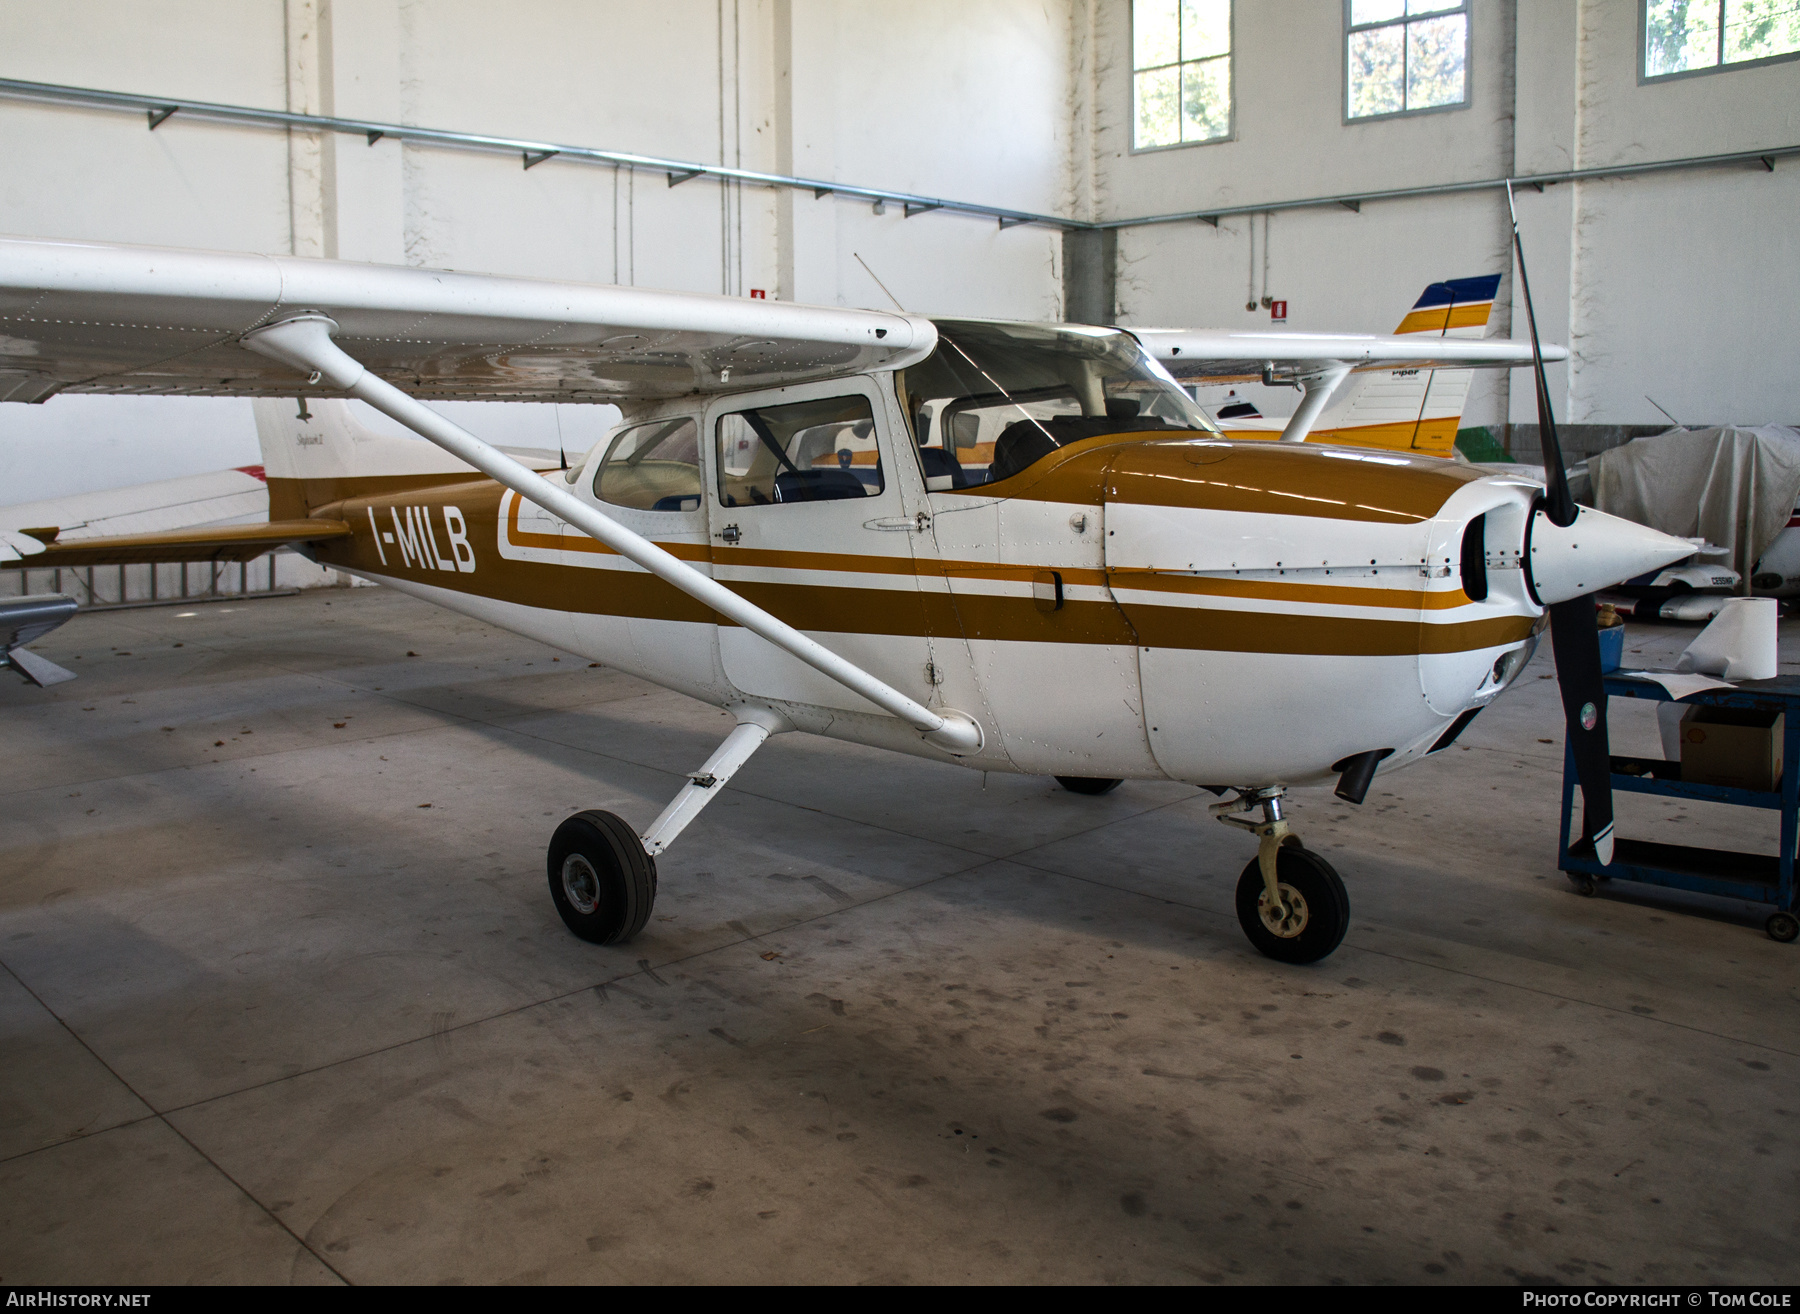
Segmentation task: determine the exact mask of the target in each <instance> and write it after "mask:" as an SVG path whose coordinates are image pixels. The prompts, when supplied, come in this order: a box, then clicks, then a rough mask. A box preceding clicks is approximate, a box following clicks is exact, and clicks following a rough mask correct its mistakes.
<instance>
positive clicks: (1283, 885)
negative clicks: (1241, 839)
mask: <svg viewBox="0 0 1800 1314" xmlns="http://www.w3.org/2000/svg"><path fill="white" fill-rule="evenodd" d="M1286 793H1287V790H1286V788H1285V787H1283V786H1280V785H1271V786H1267V787H1264V788H1260V789H1245V790H1240V791H1239V792H1238V797H1237V798H1235V799H1232V800H1230V801H1229V802H1225V803H1215V804H1213V807H1212V811H1213V813H1214V815H1216V816H1217V817H1218V819H1219V820H1220V821H1223V822H1224V823H1226V824H1227V825H1230V826H1238V827H1241V828H1242V829H1244V830H1247V831H1249V832H1250V833H1251V834H1252V835H1255V836H1256V838H1257V847H1256V858H1255V860H1254V861H1253V862H1251V863H1250V864H1249V865H1248V866H1246V867H1245V868H1244V871H1243V875H1242V876H1240V877H1239V878H1238V887H1237V900H1236V902H1237V915H1238V924H1239V925H1240V926H1242V927H1243V928H1244V934H1245V935H1246V936H1248V937H1249V939H1250V943H1251V944H1253V945H1255V946H1256V947H1257V949H1258V950H1260V951H1261V952H1262V953H1264V954H1266V955H1267V956H1268V957H1270V958H1273V959H1276V960H1277V961H1279V962H1284V963H1315V962H1317V961H1318V960H1319V959H1321V958H1324V957H1325V956H1327V955H1328V954H1330V953H1331V951H1332V950H1334V949H1336V948H1337V947H1338V945H1339V944H1340V943H1341V942H1342V941H1343V938H1344V932H1345V931H1346V930H1347V929H1349V925H1350V898H1349V896H1348V895H1347V894H1346V893H1345V892H1344V882H1343V881H1342V880H1341V879H1339V877H1338V874H1337V872H1336V871H1335V870H1333V868H1332V866H1331V864H1330V863H1329V862H1326V861H1325V859H1324V858H1322V857H1320V856H1319V855H1318V854H1316V853H1314V852H1312V851H1311V850H1309V849H1307V848H1306V847H1305V846H1304V845H1303V844H1301V843H1300V837H1299V836H1298V835H1296V834H1294V833H1293V830H1292V829H1291V828H1290V827H1289V825H1288V821H1287V818H1286V817H1285V816H1283V815H1282V798H1283V797H1284V796H1285V795H1286ZM1257 810H1260V811H1261V813H1262V816H1261V817H1260V818H1255V817H1240V816H1233V815H1231V814H1232V813H1236V812H1252V811H1257Z"/></svg>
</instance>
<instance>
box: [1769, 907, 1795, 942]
mask: <svg viewBox="0 0 1800 1314" xmlns="http://www.w3.org/2000/svg"><path fill="white" fill-rule="evenodd" d="M1763 929H1764V930H1766V931H1768V933H1769V938H1770V939H1771V940H1779V941H1781V943H1783V944H1792V943H1793V942H1794V939H1795V937H1796V936H1800V918H1796V917H1795V916H1794V914H1793V913H1786V912H1778V913H1771V914H1769V920H1768V921H1766V922H1764V923H1763Z"/></svg>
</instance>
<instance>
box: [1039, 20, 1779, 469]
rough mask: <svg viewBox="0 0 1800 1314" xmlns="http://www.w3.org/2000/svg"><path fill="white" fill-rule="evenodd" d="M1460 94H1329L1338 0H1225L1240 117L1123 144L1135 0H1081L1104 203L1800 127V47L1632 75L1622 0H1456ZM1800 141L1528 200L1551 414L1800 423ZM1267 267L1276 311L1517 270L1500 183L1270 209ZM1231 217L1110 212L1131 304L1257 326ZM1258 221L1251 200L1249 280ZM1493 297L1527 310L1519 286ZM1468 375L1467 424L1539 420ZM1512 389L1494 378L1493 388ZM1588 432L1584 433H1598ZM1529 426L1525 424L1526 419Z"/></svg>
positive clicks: (1449, 171)
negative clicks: (1135, 146) (1347, 111)
mask: <svg viewBox="0 0 1800 1314" xmlns="http://www.w3.org/2000/svg"><path fill="white" fill-rule="evenodd" d="M1471 8H1472V21H1473V38H1472V48H1471V62H1470V69H1469V77H1470V102H1471V103H1470V105H1469V106H1468V107H1467V108H1466V109H1455V110H1445V111H1438V112H1432V113H1425V114H1419V115H1415V116H1411V117H1404V118H1395V119H1388V120H1382V121H1371V122H1362V123H1346V122H1345V121H1344V117H1343V95H1344V84H1343V71H1342V60H1343V41H1344V38H1343V6H1342V5H1341V4H1340V3H1339V0H1255V2H1254V3H1251V2H1250V0H1239V3H1238V4H1237V6H1236V11H1237V12H1236V24H1235V34H1234V45H1235V50H1236V67H1235V78H1236V101H1237V117H1236V124H1235V129H1236V130H1235V136H1234V139H1233V140H1231V141H1227V142H1220V143H1215V144H1209V145H1198V146H1185V147H1177V148H1172V149H1165V150H1158V151H1145V152H1138V153H1133V152H1132V151H1131V149H1130V65H1131V59H1130V9H1129V6H1128V5H1126V4H1123V3H1113V2H1112V0H1077V7H1076V13H1075V17H1074V22H1075V25H1076V28H1077V30H1078V32H1079V33H1081V34H1082V36H1081V38H1080V39H1082V40H1085V41H1086V42H1088V43H1089V44H1091V47H1092V51H1093V53H1092V55H1091V58H1090V59H1088V60H1086V61H1084V62H1083V64H1082V67H1081V73H1082V76H1084V77H1085V78H1086V79H1087V80H1088V83H1089V85H1088V86H1086V87H1084V88H1083V90H1082V93H1081V94H1082V97H1083V98H1084V102H1085V103H1084V106H1083V109H1084V112H1085V113H1086V115H1087V117H1088V119H1089V120H1090V121H1091V124H1092V132H1091V142H1092V150H1091V152H1089V153H1086V154H1085V155H1083V154H1080V153H1078V155H1077V159H1076V168H1077V170H1078V171H1080V172H1083V173H1084V174H1085V177H1082V178H1078V179H1077V181H1076V182H1075V192H1076V195H1077V196H1078V197H1081V198H1083V199H1084V200H1085V201H1086V203H1087V204H1088V205H1089V206H1090V207H1091V209H1090V210H1089V211H1088V214H1089V215H1091V217H1094V218H1098V219H1101V220H1108V219H1123V218H1130V217H1136V216H1141V215H1148V214H1157V213H1168V212H1178V211H1193V210H1199V209H1202V208H1205V207H1208V206H1232V205H1253V204H1256V203H1258V202H1261V201H1269V202H1278V201H1286V200H1295V199H1301V198H1305V197H1313V196H1331V195H1333V194H1336V193H1345V192H1360V191H1372V190H1378V189H1383V188H1398V187H1417V186H1424V185H1430V184H1436V183H1452V182H1465V181H1474V180H1479V179H1486V178H1497V177H1501V176H1504V175H1506V174H1509V173H1511V174H1528V173H1544V172H1554V171H1560V170H1570V169H1582V168H1595V167H1605V166H1611V165H1619V164H1629V163H1637V162H1643V161H1652V160H1664V159H1679V158H1685V157H1691V156H1696V155H1706V154H1715V153H1725V152H1732V151H1747V150H1753V149H1758V148H1776V147H1782V146H1792V145H1796V144H1800V62H1788V63H1778V64H1773V65H1766V66H1761V67H1754V68H1742V69H1729V70H1726V71H1722V72H1719V73H1714V74H1709V75H1703V76H1695V77H1687V78H1681V79H1676V80H1672V81H1664V82H1657V83H1650V84H1640V83H1639V81H1638V77H1637V69H1638V62H1637V61H1638V50H1637V42H1638V39H1639V38H1638V5H1637V4H1636V3H1634V0H1562V2H1561V3H1553V4H1518V5H1515V4H1513V3H1509V2H1506V0H1473V3H1472V6H1471ZM1797 203H1800V160H1788V161H1783V162H1778V163H1777V164H1776V167H1775V170H1774V172H1773V173H1769V172H1765V171H1763V170H1762V169H1760V168H1755V167H1741V166H1740V167H1732V168H1724V169H1703V170H1693V171H1681V172H1674V173H1667V174H1660V175H1653V176H1636V177H1630V178H1625V179H1619V180H1612V181H1591V182H1580V183H1574V184H1565V185H1561V186H1553V187H1550V188H1548V189H1546V191H1545V192H1544V193H1543V194H1542V195H1540V194H1538V193H1537V192H1535V191H1527V192H1525V193H1524V194H1523V196H1522V197H1521V200H1520V219H1521V227H1522V231H1523V233H1524V236H1525V240H1526V251H1527V255H1528V256H1529V258H1530V260H1531V269H1532V274H1533V293H1534V295H1535V297H1536V300H1537V306H1538V314H1539V325H1540V328H1541V329H1542V331H1543V332H1544V334H1545V336H1546V337H1548V338H1550V339H1553V340H1558V341H1565V342H1569V343H1570V344H1571V345H1572V347H1573V348H1574V352H1575V355H1574V358H1573V360H1572V361H1571V363H1570V365H1569V366H1568V367H1556V368H1554V369H1553V371H1552V373H1553V378H1552V381H1551V383H1552V390H1553V394H1554V396H1555V401H1556V405H1557V411H1558V415H1559V417H1562V418H1564V419H1566V420H1567V421H1570V422H1572V423H1575V424H1581V425H1590V426H1620V425H1646V424H1661V423H1664V421H1663V419H1662V416H1661V415H1660V414H1659V413H1658V412H1657V411H1656V410H1655V408H1654V407H1652V406H1651V404H1650V403H1649V401H1648V400H1646V394H1648V395H1649V396H1654V397H1655V398H1656V399H1657V401H1659V402H1661V403H1662V404H1663V405H1664V406H1667V407H1668V408H1669V409H1670V410H1672V411H1673V412H1674V413H1675V414H1676V415H1678V416H1680V417H1681V418H1682V419H1684V420H1687V421H1689V422H1690V423H1699V422H1739V423H1756V422H1765V421H1777V422H1788V423H1795V422H1800V378H1797V377H1796V375H1795V372H1794V371H1793V369H1792V368H1791V363H1790V357H1791V354H1792V353H1791V351H1788V350H1787V349H1786V348H1785V347H1784V346H1782V345H1781V344H1784V343H1786V342H1788V341H1791V340H1792V339H1793V337H1794V335H1795V332H1796V329H1797V328H1800V324H1797V320H1800V309H1797V307H1800V295H1797V294H1800V225H1796V224H1795V223H1794V222H1793V218H1792V216H1793V215H1794V214H1795V213H1796V205H1797ZM1268 223H1269V228H1270V242H1269V247H1268V251H1269V267H1270V274H1269V281H1268V287H1267V289H1266V290H1267V292H1268V293H1269V294H1270V295H1272V296H1274V297H1278V298H1285V299H1287V300H1288V302H1289V311H1290V318H1289V321H1288V324H1287V327H1288V328H1290V329H1298V330H1310V329H1323V328H1327V327H1329V328H1343V329H1354V330H1361V331H1368V332H1387V331H1390V330H1391V329H1392V328H1393V327H1394V324H1395V323H1396V322H1397V321H1398V317H1399V315H1398V312H1399V309H1400V308H1401V303H1402V302H1408V301H1409V300H1410V298H1411V297H1413V296H1416V294H1417V292H1418V290H1419V288H1420V287H1422V286H1423V285H1424V284H1425V283H1426V282H1428V281H1430V280H1432V279H1437V278H1444V277H1457V276H1462V275H1468V274H1476V273H1482V272H1487V271H1501V270H1508V269H1510V265H1511V261H1510V259H1509V254H1508V250H1507V241H1508V230H1507V226H1506V211H1505V199H1504V195H1503V194H1502V193H1499V192H1479V193H1472V194H1464V195H1459V196H1451V197H1437V198H1421V199H1416V200H1398V201H1384V202H1376V203H1370V204H1366V205H1364V206H1363V208H1362V210H1361V212H1360V213H1352V212H1350V211H1349V210H1346V209H1341V208H1323V209H1316V210H1299V211H1281V212H1276V213H1275V214H1273V215H1272V216H1271V217H1270V219H1269V220H1268ZM1250 224H1251V220H1250V219H1249V218H1247V217H1240V218H1236V219H1226V220H1224V221H1223V222H1222V223H1221V224H1220V226H1219V228H1217V229H1214V228H1211V227H1209V226H1206V225H1204V224H1200V223H1195V222H1186V223H1181V224H1176V225H1169V226H1133V227H1127V228H1124V229H1122V230H1121V232H1120V236H1119V266H1118V283H1117V297H1118V306H1119V314H1120V318H1121V319H1122V320H1123V321H1124V322H1127V323H1139V324H1151V323H1182V324H1196V323H1197V324H1206V325H1211V326H1217V327H1224V328H1231V327H1239V326H1244V327H1248V326H1251V325H1266V324H1267V323H1268V312H1267V311H1265V310H1262V309H1261V308H1260V307H1259V308H1258V309H1257V310H1256V311H1255V312H1247V311H1246V310H1245V309H1244V306H1245V302H1246V300H1247V297H1246V283H1247V280H1248V276H1249V275H1250V274H1251V273H1252V270H1251V262H1250V251H1249V242H1250V237H1249V227H1250ZM1262 224H1263V221H1262V220H1261V219H1258V220H1256V230H1257V231H1256V241H1257V245H1258V250H1257V254H1256V260H1255V264H1256V266H1257V268H1256V270H1255V280H1256V284H1257V295H1258V296H1260V295H1261V294H1262V292H1263V290H1264V289H1263V288H1262V285H1261V272H1260V266H1261V264H1262V261H1263V254H1262V235H1263V228H1262ZM1512 282H1513V280H1512V279H1510V278H1509V279H1508V280H1507V282H1506V283H1505V284H1503V286H1502V290H1501V298H1502V300H1503V302H1506V303H1508V304H1507V305H1505V306H1502V307H1499V308H1497V311H1496V322H1497V323H1498V324H1499V326H1500V328H1501V330H1502V331H1510V329H1511V327H1512V324H1513V323H1515V322H1516V324H1517V325H1518V329H1519V331H1520V332H1521V333H1522V332H1523V328H1524V316H1523V305H1522V303H1520V304H1519V305H1518V306H1517V307H1514V306H1512V305H1511V304H1510V303H1511V302H1512V301H1513V300H1514V299H1515V297H1516V293H1515V292H1513V291H1512V290H1511V288H1512ZM1515 383H1516V386H1513V387H1511V388H1510V390H1509V388H1508V386H1507V384H1506V382H1505V381H1504V380H1503V379H1501V378H1499V377H1497V376H1486V377H1485V379H1484V383H1483V384H1482V385H1481V386H1478V387H1477V388H1476V390H1475V391H1474V392H1473V393H1472V395H1471V397H1470V401H1469V407H1468V410H1467V412H1466V415H1465V420H1464V423H1465V424H1469V425H1483V424H1485V425H1495V424H1502V423H1505V422H1507V421H1509V420H1510V421H1511V422H1513V423H1515V424H1520V425H1527V426H1529V425H1532V424H1534V423H1535V420H1536V414H1535V407H1534V404H1533V401H1532V396H1531V390H1530V388H1529V386H1528V384H1527V382H1526V381H1525V379H1524V377H1523V376H1520V377H1519V378H1518V379H1517V380H1516V381H1515ZM1509 391H1510V397H1509V395H1508V394H1509ZM1599 440H1600V439H1598V438H1597V439H1596V441H1599ZM1525 444H1526V446H1527V448H1529V447H1532V446H1534V445H1535V435H1534V433H1533V434H1528V435H1527V436H1526V439H1525Z"/></svg>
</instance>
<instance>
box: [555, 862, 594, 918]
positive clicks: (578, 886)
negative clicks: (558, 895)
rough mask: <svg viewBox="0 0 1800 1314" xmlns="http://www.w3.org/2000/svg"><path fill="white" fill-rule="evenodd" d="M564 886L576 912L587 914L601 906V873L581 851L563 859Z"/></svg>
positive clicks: (564, 892)
mask: <svg viewBox="0 0 1800 1314" xmlns="http://www.w3.org/2000/svg"><path fill="white" fill-rule="evenodd" d="M562 887H563V894H564V895H565V896H567V898H568V900H569V904H570V906H571V907H573V908H574V909H575V911H576V912H578V913H582V914H583V915H586V914H588V913H591V912H593V911H594V910H595V909H596V908H598V907H599V906H600V873H599V872H597V871H595V870H594V865H593V863H591V862H589V861H588V860H587V859H586V858H584V857H582V856H581V855H580V854H579V853H571V854H570V855H569V856H568V857H566V858H564V859H563V866H562Z"/></svg>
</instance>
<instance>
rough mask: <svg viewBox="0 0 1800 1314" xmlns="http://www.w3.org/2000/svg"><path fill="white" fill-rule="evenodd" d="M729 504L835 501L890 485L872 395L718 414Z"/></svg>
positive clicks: (722, 483)
mask: <svg viewBox="0 0 1800 1314" xmlns="http://www.w3.org/2000/svg"><path fill="white" fill-rule="evenodd" d="M718 442H719V501H720V502H721V503H722V504H723V505H725V506H767V505H771V504H773V503H776V502H831V501H836V500H838V499H840V498H854V497H873V496H875V495H876V494H877V493H879V492H881V491H882V489H883V488H884V487H885V484H884V483H883V480H882V472H881V450H880V448H879V447H878V446H877V445H876V442H875V415H874V412H873V411H872V410H871V409H870V406H869V399H868V398H867V397H860V396H857V397H825V398H821V399H819V400H818V401H804V402H792V403H790V404H788V405H786V406H759V407H756V408H755V409H753V410H745V411H734V412H733V413H732V414H730V415H723V416H720V417H719V431H718Z"/></svg>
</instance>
